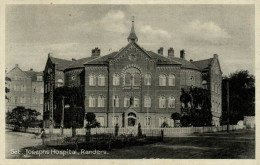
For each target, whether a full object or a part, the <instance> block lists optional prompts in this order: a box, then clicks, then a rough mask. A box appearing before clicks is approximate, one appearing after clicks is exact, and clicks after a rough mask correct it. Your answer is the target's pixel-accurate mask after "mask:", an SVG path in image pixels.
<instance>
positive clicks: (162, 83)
mask: <svg viewBox="0 0 260 165" xmlns="http://www.w3.org/2000/svg"><path fill="white" fill-rule="evenodd" d="M159 85H160V86H166V76H165V75H164V74H162V75H160V76H159Z"/></svg>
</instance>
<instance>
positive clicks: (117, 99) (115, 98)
mask: <svg viewBox="0 0 260 165" xmlns="http://www.w3.org/2000/svg"><path fill="white" fill-rule="evenodd" d="M113 107H119V96H118V95H115V96H113Z"/></svg>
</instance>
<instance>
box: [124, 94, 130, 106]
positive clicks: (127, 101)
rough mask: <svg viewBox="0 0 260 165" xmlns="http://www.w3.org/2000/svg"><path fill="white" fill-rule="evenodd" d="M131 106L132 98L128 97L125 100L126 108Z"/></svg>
mask: <svg viewBox="0 0 260 165" xmlns="http://www.w3.org/2000/svg"><path fill="white" fill-rule="evenodd" d="M129 106H130V98H129V97H128V96H126V97H125V98H124V107H129Z"/></svg>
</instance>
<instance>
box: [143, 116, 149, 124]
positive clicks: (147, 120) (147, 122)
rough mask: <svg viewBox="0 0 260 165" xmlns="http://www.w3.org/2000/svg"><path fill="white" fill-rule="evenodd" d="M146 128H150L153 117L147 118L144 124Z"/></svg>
mask: <svg viewBox="0 0 260 165" xmlns="http://www.w3.org/2000/svg"><path fill="white" fill-rule="evenodd" d="M144 125H145V126H150V125H151V117H149V116H146V117H145V123H144Z"/></svg>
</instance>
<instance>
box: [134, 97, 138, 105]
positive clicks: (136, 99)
mask: <svg viewBox="0 0 260 165" xmlns="http://www.w3.org/2000/svg"><path fill="white" fill-rule="evenodd" d="M134 107H139V98H137V97H135V98H134Z"/></svg>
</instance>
